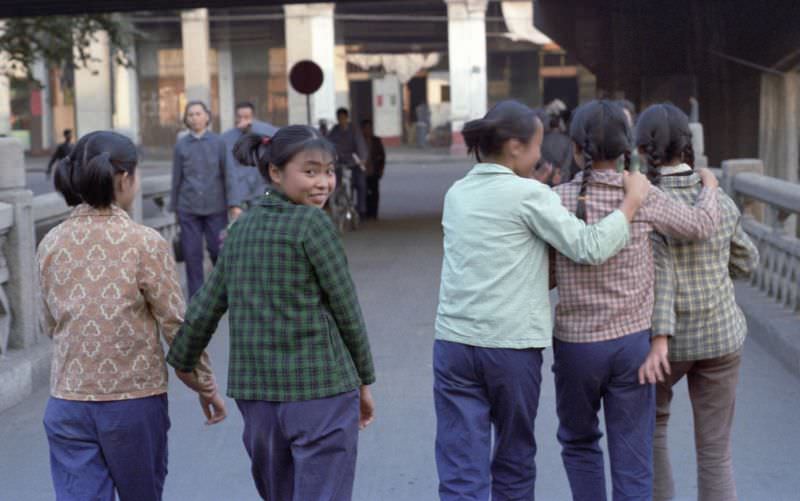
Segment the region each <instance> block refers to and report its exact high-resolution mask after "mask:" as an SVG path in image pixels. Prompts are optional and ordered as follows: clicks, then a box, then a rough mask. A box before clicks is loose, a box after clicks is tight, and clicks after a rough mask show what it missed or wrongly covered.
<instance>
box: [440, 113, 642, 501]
mask: <svg viewBox="0 0 800 501" xmlns="http://www.w3.org/2000/svg"><path fill="white" fill-rule="evenodd" d="M543 129H544V125H543V124H542V123H541V121H540V120H539V119H538V118H537V117H536V115H535V114H534V111H533V110H531V109H530V108H528V107H527V106H525V105H523V104H521V103H518V102H516V101H503V102H500V103H498V104H497V105H496V106H495V107H494V108H492V109H491V110H490V111H489V112H488V113H487V114H486V116H485V117H484V118H482V119H478V120H473V121H470V122H468V123H467V124H466V125H465V126H464V130H463V132H462V134H463V135H464V141H465V143H466V145H467V147H468V148H469V151H470V153H474V154H475V156H476V159H477V160H478V162H479V163H478V164H477V165H475V167H474V168H473V169H472V170H471V171H470V172H469V173H468V174H467V175H466V177H464V178H463V179H461V180H459V181H457V182H456V183H455V184H454V185H453V186H452V187H451V188H450V189H449V190H448V192H447V195H446V196H445V201H444V212H443V214H442V227H443V230H444V260H443V265H442V279H441V289H440V293H439V306H438V310H437V314H436V341H435V344H434V348H433V370H434V402H435V406H436V468H437V470H438V473H439V496H440V499H442V500H447V501H449V500H462V499H482V500H483V499H489V498H490V496H491V497H492V498H493V499H530V500H532V499H534V486H535V481H536V463H535V456H536V439H535V435H534V421H535V419H536V413H537V410H538V406H539V389H540V385H541V366H542V350H543V349H544V348H545V347H547V346H549V345H550V343H551V337H552V323H551V319H550V299H549V297H550V296H549V283H548V269H549V263H548V245H552V246H553V247H555V248H556V249H557V250H558V251H560V252H563V253H565V254H566V255H568V256H569V257H570V258H571V259H574V260H576V261H577V262H581V263H594V264H597V263H601V262H603V261H605V260H606V259H608V258H610V257H611V256H613V255H614V254H615V253H616V252H617V251H619V250H620V249H621V248H622V247H623V246H624V245H625V243H626V242H627V241H628V235H629V222H630V221H631V220H632V219H633V216H634V214H635V212H636V210H637V209H638V207H639V205H640V204H641V202H642V200H643V199H644V197H645V194H646V193H647V189H648V188H649V186H650V184H649V183H648V182H647V180H646V179H645V177H644V176H643V175H641V174H636V175H632V176H629V177H627V178H626V198H625V200H621V204H620V209H621V210H620V211H614V212H613V213H612V214H610V215H608V216H607V217H606V218H604V219H603V220H602V221H599V222H597V223H596V224H594V225H587V224H585V223H583V222H582V221H580V220H579V219H577V218H576V217H575V216H573V215H572V214H570V213H569V212H568V211H567V210H566V209H565V208H564V207H563V205H562V204H561V201H560V200H559V199H558V196H556V194H555V193H554V192H553V191H552V190H551V189H550V188H549V187H547V186H546V185H544V184H542V183H540V182H538V181H536V180H534V179H530V177H531V174H532V171H533V168H534V166H535V165H536V162H537V161H538V160H539V155H540V152H539V150H540V147H541V143H542V136H543ZM492 431H494V437H492ZM493 438H494V439H493Z"/></svg>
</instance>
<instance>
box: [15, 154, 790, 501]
mask: <svg viewBox="0 0 800 501" xmlns="http://www.w3.org/2000/svg"><path fill="white" fill-rule="evenodd" d="M464 172H465V167H464V166H454V165H448V166H444V165H439V166H426V165H419V164H417V165H390V166H389V168H388V173H387V176H386V179H385V181H384V210H383V219H382V220H381V221H380V222H379V223H375V224H370V225H368V226H367V227H366V228H364V229H363V230H362V231H359V232H358V233H354V234H348V235H347V237H346V246H347V250H348V253H349V256H350V264H351V267H352V269H353V270H354V271H353V274H354V277H355V281H356V284H357V286H358V290H359V296H360V298H361V302H362V305H363V308H364V311H365V315H366V317H367V325H368V326H369V328H370V335H371V338H372V344H373V350H374V354H375V359H376V360H375V361H376V365H377V368H378V382H377V384H376V385H375V389H374V393H375V398H376V400H377V405H378V417H377V420H376V422H375V424H374V425H373V426H372V427H370V428H369V429H368V430H366V431H365V432H364V433H363V434H362V435H361V439H360V440H361V442H360V449H359V464H358V473H357V480H356V488H355V499H356V500H357V501H384V500H385V501H426V500H434V499H436V482H437V480H436V471H435V467H434V461H433V437H434V415H433V402H432V391H431V379H432V377H431V347H432V337H433V318H434V313H435V308H436V297H437V289H438V282H439V272H440V267H441V230H440V227H439V217H440V205H441V200H442V195H443V193H444V191H445V190H446V188H447V186H449V185H450V184H451V183H452V181H454V180H455V179H457V178H458V177H460V176H462V175H463V173H464ZM226 337H227V333H226V329H224V328H223V329H221V330H220V332H219V333H218V334H217V335H216V336H215V337H214V339H213V341H212V346H211V353H212V358H213V360H214V362H215V364H214V365H215V367H216V369H217V374H218V377H219V379H220V380H221V382H222V384H223V385H224V384H225V371H224V368H225V365H226V364H225V357H226V352H227V346H226V343H227V340H226ZM551 362H552V357H551V355H550V353H549V351H547V352H546V357H545V365H544V367H545V370H544V371H543V372H544V374H543V375H544V380H543V388H542V396H541V405H540V409H539V417H538V420H537V438H538V442H539V451H540V452H539V454H538V456H537V464H538V468H539V478H538V481H537V495H538V499H541V500H546V501H560V500H567V499H569V492H568V487H567V482H566V477H565V474H564V470H563V467H562V466H561V462H560V457H559V447H558V444H557V442H556V440H555V430H556V417H555V409H554V388H553V378H552V375H551V372H550V371H549V370H547V369H546V368H547V367H549V366H550V364H551ZM175 383H176V382H175V381H173V385H172V387H171V392H170V406H171V408H170V413H171V417H172V423H173V427H172V430H171V432H170V472H169V476H168V477H167V486H166V494H165V499H166V500H167V501H189V500H191V501H250V500H256V499H257V495H256V493H255V489H254V487H253V486H252V483H251V480H250V477H249V470H248V461H247V459H246V455H245V452H244V449H243V447H242V445H241V441H240V434H241V431H242V422H241V418H240V416H239V414H238V411H237V410H236V408H235V404H234V403H233V402H232V401H228V406H229V410H230V416H229V418H228V419H227V420H226V421H225V422H224V423H222V424H220V425H218V426H215V427H210V428H208V427H205V426H203V424H202V420H201V416H200V409H199V408H198V406H197V405H196V402H195V399H194V397H193V395H192V394H191V393H190V392H189V391H188V390H186V389H184V388H183V387H181V385H180V383H177V384H175ZM799 383H800V380H798V379H797V378H796V377H794V376H792V375H791V374H789V373H788V372H786V371H785V370H784V369H783V368H782V367H780V366H779V365H778V364H777V363H776V362H775V361H774V360H773V359H772V358H770V356H769V355H767V354H766V353H765V352H764V351H763V350H762V349H761V347H760V346H759V345H757V344H755V343H754V342H752V341H748V343H747V345H746V350H745V356H744V363H743V373H742V377H741V383H740V387H739V408H738V413H737V418H736V425H735V441H734V448H735V466H736V478H737V482H738V485H739V497H740V499H742V500H743V501H761V500H764V501H797V500H798V499H800V495H799V494H798V493H800V476H798V475H797V467H798V466H797V465H798V463H799V462H800V461H798V460H800V454H799V453H798V450H799V449H800V384H799ZM46 398H47V392H46V390H43V391H39V392H38V393H36V394H35V395H33V396H32V397H30V398H29V399H28V400H26V401H25V402H23V403H22V404H20V405H18V406H17V407H15V408H13V409H11V410H9V411H7V412H5V413H4V414H0V500H2V501H39V500H42V501H43V500H50V499H53V495H52V490H51V486H50V478H49V472H48V456H47V443H46V439H45V436H44V432H43V430H42V426H41V416H42V413H43V409H44V405H45V401H46ZM676 400H677V401H676V405H675V411H674V419H673V423H672V424H673V426H672V429H671V431H672V433H671V436H670V440H671V444H672V455H673V458H674V467H675V472H676V477H677V479H678V482H679V491H678V493H679V497H678V499H679V500H686V501H688V500H691V499H695V494H694V492H695V491H694V489H695V474H694V468H695V465H694V454H693V445H692V431H691V430H692V428H691V415H690V411H689V406H688V400H687V397H686V392H685V389H684V387H683V386H682V388H681V390H680V391H679V392H678V395H677V397H676Z"/></svg>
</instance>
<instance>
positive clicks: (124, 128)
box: [114, 47, 142, 144]
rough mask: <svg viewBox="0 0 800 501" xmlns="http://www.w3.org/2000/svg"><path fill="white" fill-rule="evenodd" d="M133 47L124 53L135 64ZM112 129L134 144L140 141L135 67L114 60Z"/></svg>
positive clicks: (137, 86)
mask: <svg viewBox="0 0 800 501" xmlns="http://www.w3.org/2000/svg"><path fill="white" fill-rule="evenodd" d="M135 50H136V49H135V47H131V48H130V49H129V53H128V54H127V55H126V58H127V59H128V61H129V62H130V63H132V64H134V65H135V64H136V52H135ZM114 76H115V77H114V129H115V130H116V131H117V132H119V133H120V134H125V135H126V136H128V137H129V138H131V140H132V141H133V142H134V143H136V144H141V143H142V135H141V130H140V126H139V78H138V76H137V74H136V67H135V66H132V67H126V66H125V65H123V64H119V63H118V62H116V61H115V62H114Z"/></svg>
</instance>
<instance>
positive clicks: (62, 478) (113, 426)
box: [44, 393, 170, 501]
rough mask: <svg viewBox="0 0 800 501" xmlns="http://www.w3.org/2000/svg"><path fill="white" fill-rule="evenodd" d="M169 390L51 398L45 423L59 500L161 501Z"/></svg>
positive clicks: (164, 467) (165, 456)
mask: <svg viewBox="0 0 800 501" xmlns="http://www.w3.org/2000/svg"><path fill="white" fill-rule="evenodd" d="M169 427H170V421H169V415H168V410H167V395H166V393H165V394H162V395H157V396H154V397H147V398H138V399H133V400H117V401H112V402H77V401H72V400H61V399H58V398H50V400H48V402H47V409H46V410H45V414H44V428H45V430H46V432H47V440H48V442H49V444H50V470H51V473H52V477H53V487H54V488H55V492H56V500H57V501H87V500H92V501H114V500H115V499H116V498H115V496H114V491H115V490H116V492H117V494H118V495H119V499H120V501H160V500H161V493H162V492H163V490H164V479H165V478H166V476H167V430H169Z"/></svg>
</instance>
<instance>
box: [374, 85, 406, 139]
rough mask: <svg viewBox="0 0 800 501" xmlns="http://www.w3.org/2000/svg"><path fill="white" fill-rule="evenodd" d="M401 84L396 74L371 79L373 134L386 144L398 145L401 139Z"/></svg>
mask: <svg viewBox="0 0 800 501" xmlns="http://www.w3.org/2000/svg"><path fill="white" fill-rule="evenodd" d="M401 93H402V86H401V85H400V80H399V79H398V78H397V75H386V76H385V77H383V78H375V79H373V80H372V116H373V121H374V122H375V123H374V126H373V127H374V131H375V135H376V136H378V137H380V138H382V139H383V142H384V144H385V145H386V146H400V144H401V143H402V139H403V100H402V99H401Z"/></svg>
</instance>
